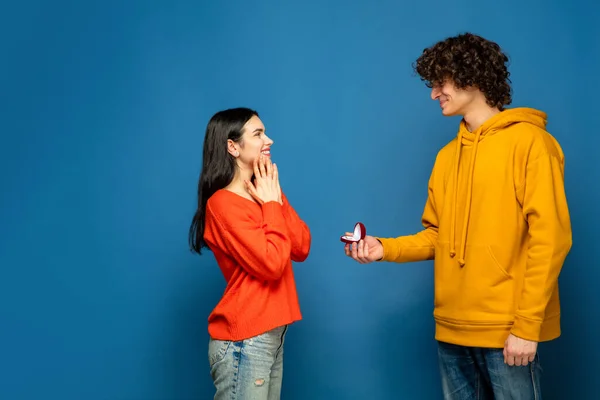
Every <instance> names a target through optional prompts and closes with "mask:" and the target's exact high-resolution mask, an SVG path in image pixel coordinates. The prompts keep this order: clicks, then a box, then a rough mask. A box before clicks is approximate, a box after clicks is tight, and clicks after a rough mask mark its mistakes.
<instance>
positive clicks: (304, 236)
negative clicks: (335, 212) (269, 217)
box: [281, 193, 311, 262]
mask: <svg viewBox="0 0 600 400" xmlns="http://www.w3.org/2000/svg"><path fill="white" fill-rule="evenodd" d="M281 196H282V198H283V212H284V215H285V222H286V226H287V230H288V234H289V237H290V240H291V249H292V250H291V255H292V260H293V261H296V262H302V261H304V260H306V258H307V257H308V253H309V252H310V245H311V235H310V229H309V228H308V225H306V223H305V222H304V221H302V220H301V219H300V217H299V216H298V214H297V213H296V210H294V208H293V207H292V205H291V204H290V203H289V201H288V199H287V197H286V196H285V194H283V193H282V194H281Z"/></svg>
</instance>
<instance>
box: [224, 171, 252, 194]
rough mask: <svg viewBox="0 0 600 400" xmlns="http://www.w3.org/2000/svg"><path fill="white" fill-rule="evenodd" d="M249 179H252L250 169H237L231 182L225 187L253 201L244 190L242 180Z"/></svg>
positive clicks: (244, 186) (244, 185)
mask: <svg viewBox="0 0 600 400" xmlns="http://www.w3.org/2000/svg"><path fill="white" fill-rule="evenodd" d="M250 179H252V171H245V170H242V169H237V170H236V171H235V175H234V177H233V179H232V180H231V183H230V184H229V185H227V186H226V187H225V189H227V190H229V191H230V192H233V193H236V194H238V195H240V196H242V197H245V198H247V199H250V200H253V201H254V198H253V197H252V196H251V195H250V193H248V191H247V190H246V184H245V183H244V181H248V182H249V181H250Z"/></svg>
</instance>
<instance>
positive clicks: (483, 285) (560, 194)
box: [378, 108, 571, 348]
mask: <svg viewBox="0 0 600 400" xmlns="http://www.w3.org/2000/svg"><path fill="white" fill-rule="evenodd" d="M545 128H546V114H545V113H543V112H541V111H538V110H534V109H530V108H514V109H508V110H505V111H502V112H500V113H498V114H496V115H495V116H493V117H492V118H490V119H489V120H487V121H486V122H485V123H484V124H483V125H482V126H481V127H479V128H478V129H477V130H476V131H475V132H469V131H468V130H467V128H466V125H465V123H464V121H463V122H461V124H460V128H459V132H458V135H457V137H456V138H455V139H454V140H452V141H451V142H450V143H449V144H448V145H446V146H445V147H444V148H443V149H442V150H440V152H439V153H438V155H437V157H436V161H435V165H434V167H433V171H432V173H431V177H430V180H429V192H428V199H427V202H426V205H425V210H424V212H423V218H422V222H423V226H424V227H425V229H424V230H423V231H421V232H419V233H417V234H415V235H410V236H402V237H398V238H378V239H379V240H380V241H381V243H382V244H383V251H384V255H383V258H382V260H381V261H393V262H413V261H422V260H431V259H434V260H435V261H434V265H435V301H434V307H435V309H434V317H435V320H436V339H437V340H439V341H444V342H449V343H454V344H458V345H463V346H480V347H496V348H501V347H504V342H505V340H506V338H507V337H508V334H509V333H512V334H514V335H515V336H517V337H521V338H523V339H527V340H533V341H538V342H541V341H547V340H552V339H555V338H557V337H558V336H560V303H559V295H558V283H557V280H558V275H559V272H560V270H561V268H562V265H563V262H564V260H565V257H566V256H567V254H568V252H569V250H570V248H571V223H570V217H569V211H568V207H567V199H566V196H565V191H564V155H563V152H562V149H561V147H560V145H559V144H558V142H557V141H556V140H555V139H554V137H552V136H551V135H550V134H549V133H548V132H546V130H545Z"/></svg>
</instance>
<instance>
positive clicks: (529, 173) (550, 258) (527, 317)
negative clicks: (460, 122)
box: [512, 154, 572, 341]
mask: <svg viewBox="0 0 600 400" xmlns="http://www.w3.org/2000/svg"><path fill="white" fill-rule="evenodd" d="M517 193H518V195H519V196H520V197H521V198H522V208H523V216H524V217H525V219H526V220H527V224H528V226H529V247H528V249H527V266H526V270H525V278H524V282H523V290H522V292H521V296H520V300H519V306H518V309H517V312H516V317H515V322H514V325H513V328H512V334H513V335H515V336H517V337H520V338H523V339H526V340H532V341H539V339H540V338H539V334H540V330H541V325H542V321H543V320H544V317H545V310H546V306H547V305H548V302H549V301H550V297H551V295H552V292H553V291H554V288H555V286H556V284H557V282H558V276H559V273H560V271H561V269H562V266H563V263H564V261H565V258H566V256H567V254H568V252H569V250H570V249H571V244H572V237H571V222H570V217H569V210H568V206H567V199H566V195H565V189H564V171H563V163H562V161H561V160H560V159H559V158H558V157H557V156H556V155H551V154H544V155H541V156H539V157H538V158H537V159H536V160H534V161H532V162H530V163H529V164H528V165H527V170H526V174H525V181H524V183H523V185H522V187H521V188H519V189H518V190H517Z"/></svg>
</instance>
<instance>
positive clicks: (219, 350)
mask: <svg viewBox="0 0 600 400" xmlns="http://www.w3.org/2000/svg"><path fill="white" fill-rule="evenodd" d="M230 345H231V341H229V340H214V339H210V340H209V342H208V364H209V365H210V366H211V367H212V366H213V365H215V364H216V363H218V362H219V361H221V360H223V359H224V358H225V355H226V354H227V350H228V349H229V346H230Z"/></svg>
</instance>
